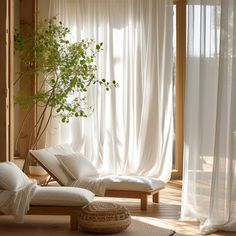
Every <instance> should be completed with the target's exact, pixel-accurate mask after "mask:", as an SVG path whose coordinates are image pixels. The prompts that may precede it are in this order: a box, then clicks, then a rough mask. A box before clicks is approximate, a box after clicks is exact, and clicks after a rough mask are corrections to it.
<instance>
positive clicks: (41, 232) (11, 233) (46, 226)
mask: <svg viewBox="0 0 236 236" xmlns="http://www.w3.org/2000/svg"><path fill="white" fill-rule="evenodd" d="M0 235H3V236H5V235H6V236H16V235H17V236H21V235H23V236H62V235H63V236H64V235H79V236H92V235H98V234H88V233H85V232H82V231H81V230H79V231H70V229H69V218H68V217H66V216H26V217H25V223H24V224H16V223H14V221H13V219H12V217H11V216H0ZM100 235H101V234H100ZM106 235H107V236H110V235H111V234H106ZM112 235H113V236H177V235H179V234H175V233H174V231H172V230H169V229H165V228H163V227H159V226H156V225H152V224H148V223H146V222H142V221H140V220H138V219H132V223H131V225H130V226H129V227H128V228H127V229H126V230H125V231H123V232H121V233H117V234H112Z"/></svg>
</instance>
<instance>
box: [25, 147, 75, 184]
mask: <svg viewBox="0 0 236 236" xmlns="http://www.w3.org/2000/svg"><path fill="white" fill-rule="evenodd" d="M72 152H73V150H72V149H71V148H70V147H69V145H58V146H55V147H50V148H44V149H39V150H30V153H31V154H32V155H33V156H34V157H35V158H36V159H37V160H38V161H39V162H40V163H42V164H43V166H45V167H46V168H47V169H48V171H50V172H51V173H52V174H53V175H54V176H55V177H56V178H57V179H58V180H59V181H60V182H61V184H63V185H70V183H71V182H72V179H71V177H70V176H69V175H68V174H67V173H66V171H65V170H64V169H63V168H62V166H61V164H60V162H59V161H58V160H57V158H56V156H55V154H66V153H72Z"/></svg>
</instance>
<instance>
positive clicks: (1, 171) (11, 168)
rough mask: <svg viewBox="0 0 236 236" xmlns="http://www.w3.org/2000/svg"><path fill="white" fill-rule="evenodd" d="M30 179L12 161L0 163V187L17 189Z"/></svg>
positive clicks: (28, 182)
mask: <svg viewBox="0 0 236 236" xmlns="http://www.w3.org/2000/svg"><path fill="white" fill-rule="evenodd" d="M30 183H31V181H30V179H29V178H28V177H27V175H25V173H23V172H22V170H21V169H20V168H19V167H18V166H17V165H15V164H14V163H12V162H2V163H0V188H2V189H5V190H10V191H19V190H21V189H23V188H24V187H26V186H27V185H28V184H30Z"/></svg>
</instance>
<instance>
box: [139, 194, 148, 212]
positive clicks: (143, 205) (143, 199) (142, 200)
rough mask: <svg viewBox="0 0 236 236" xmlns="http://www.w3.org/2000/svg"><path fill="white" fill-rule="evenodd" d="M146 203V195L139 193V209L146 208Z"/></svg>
mask: <svg viewBox="0 0 236 236" xmlns="http://www.w3.org/2000/svg"><path fill="white" fill-rule="evenodd" d="M147 205H148V195H147V194H141V210H147Z"/></svg>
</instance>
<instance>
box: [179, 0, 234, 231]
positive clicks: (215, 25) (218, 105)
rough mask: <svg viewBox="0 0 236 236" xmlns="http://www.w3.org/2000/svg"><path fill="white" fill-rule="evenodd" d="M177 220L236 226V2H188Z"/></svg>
mask: <svg viewBox="0 0 236 236" xmlns="http://www.w3.org/2000/svg"><path fill="white" fill-rule="evenodd" d="M188 4H189V5H188V54H187V85H186V106H185V141H184V182H183V197H182V219H198V220H200V222H201V227H200V228H201V232H202V233H212V232H214V231H216V230H219V229H222V230H232V231H234V230H236V208H235V207H236V169H235V160H236V104H235V102H236V58H235V56H236V54H235V53H236V13H235V12H236V1H234V0H222V1H220V0H209V1H196V0H195V1H194V0H193V1H191V0H189V1H188Z"/></svg>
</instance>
